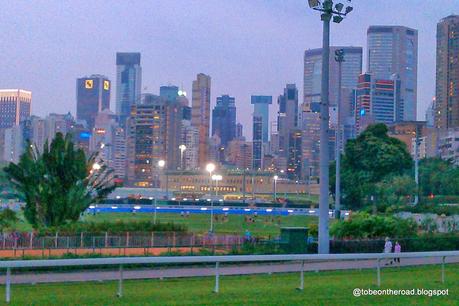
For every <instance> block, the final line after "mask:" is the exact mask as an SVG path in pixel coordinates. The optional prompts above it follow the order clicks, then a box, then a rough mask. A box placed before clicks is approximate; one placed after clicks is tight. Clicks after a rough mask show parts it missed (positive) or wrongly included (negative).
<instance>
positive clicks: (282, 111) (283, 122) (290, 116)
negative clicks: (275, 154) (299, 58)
mask: <svg viewBox="0 0 459 306" xmlns="http://www.w3.org/2000/svg"><path fill="white" fill-rule="evenodd" d="M277 103H278V104H279V112H278V116H277V130H278V132H279V156H282V157H285V158H286V157H287V152H288V141H289V135H290V130H292V129H295V128H297V127H298V89H297V88H296V85H295V84H287V86H286V87H285V88H284V94H283V95H280V96H279V98H278V99H277Z"/></svg>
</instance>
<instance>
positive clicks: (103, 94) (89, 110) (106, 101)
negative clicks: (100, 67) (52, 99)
mask: <svg viewBox="0 0 459 306" xmlns="http://www.w3.org/2000/svg"><path fill="white" fill-rule="evenodd" d="M110 88H111V84H110V80H109V79H108V78H107V77H105V76H103V75H91V76H90V77H83V78H79V79H77V82H76V99H77V111H76V118H77V120H85V121H86V123H87V125H88V128H89V129H90V130H91V129H92V128H93V127H94V121H95V118H96V116H97V114H98V113H99V112H101V111H103V110H105V109H110Z"/></svg>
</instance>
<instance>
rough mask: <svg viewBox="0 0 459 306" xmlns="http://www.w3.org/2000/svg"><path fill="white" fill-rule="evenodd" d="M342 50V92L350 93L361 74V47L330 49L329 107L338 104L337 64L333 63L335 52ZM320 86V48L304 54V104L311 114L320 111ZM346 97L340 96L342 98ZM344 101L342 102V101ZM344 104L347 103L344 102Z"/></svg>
mask: <svg viewBox="0 0 459 306" xmlns="http://www.w3.org/2000/svg"><path fill="white" fill-rule="evenodd" d="M338 49H343V50H344V62H343V64H342V65H343V66H342V84H341V88H342V90H343V91H346V90H347V91H348V92H351V91H352V90H353V89H355V88H357V79H358V77H359V75H360V74H361V73H362V48H361V47H343V46H341V47H340V46H334V47H330V61H329V63H330V82H329V86H330V97H329V100H330V105H331V106H334V105H337V104H338V101H337V98H338V80H339V79H338V78H339V75H338V63H337V62H336V61H335V51H336V50H338ZM321 86H322V48H320V49H311V50H306V51H305V52H304V101H303V102H304V103H306V104H305V105H307V106H309V110H311V111H313V112H319V111H320V93H321ZM344 96H348V95H342V97H344ZM343 101H344V100H343ZM346 102H349V101H347V100H346Z"/></svg>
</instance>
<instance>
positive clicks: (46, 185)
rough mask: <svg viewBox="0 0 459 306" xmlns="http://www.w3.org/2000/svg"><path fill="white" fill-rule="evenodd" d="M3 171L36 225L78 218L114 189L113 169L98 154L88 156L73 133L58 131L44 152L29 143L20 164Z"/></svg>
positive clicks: (62, 222) (27, 216) (52, 223)
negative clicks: (72, 136)
mask: <svg viewBox="0 0 459 306" xmlns="http://www.w3.org/2000/svg"><path fill="white" fill-rule="evenodd" d="M96 161H98V162H97V163H96ZM95 166H97V167H95ZM4 171H5V172H6V174H7V175H8V177H9V179H10V180H11V182H12V184H13V185H14V187H15V189H16V190H17V191H18V193H19V194H20V195H21V196H22V197H23V199H24V200H25V202H26V205H25V208H24V216H25V217H26V219H27V220H28V221H29V222H30V223H31V224H32V225H33V226H34V227H41V226H45V227H46V226H57V225H61V224H65V223H67V222H72V221H76V220H78V218H79V217H80V215H81V213H82V212H83V211H84V210H86V209H87V208H88V207H89V205H90V204H92V203H96V202H99V201H100V200H102V199H104V198H105V197H106V196H107V195H108V194H109V193H110V192H111V191H112V190H113V189H114V188H115V186H114V185H113V183H112V180H111V178H112V170H110V169H108V168H107V166H106V165H105V164H104V162H103V161H100V160H99V159H98V156H97V154H93V155H91V156H90V157H89V158H86V155H85V153H84V151H83V150H82V149H80V148H76V147H75V145H74V143H73V142H72V140H71V135H70V134H67V135H66V136H65V137H64V136H63V135H62V134H61V133H57V134H56V136H55V138H54V139H53V140H52V142H51V144H50V145H49V144H48V142H46V143H45V144H44V146H43V150H42V152H40V151H38V150H37V149H35V147H34V146H33V145H28V146H27V150H26V152H25V153H24V154H23V155H22V156H21V158H20V161H19V163H18V164H14V163H10V164H9V165H8V167H6V168H5V170H4Z"/></svg>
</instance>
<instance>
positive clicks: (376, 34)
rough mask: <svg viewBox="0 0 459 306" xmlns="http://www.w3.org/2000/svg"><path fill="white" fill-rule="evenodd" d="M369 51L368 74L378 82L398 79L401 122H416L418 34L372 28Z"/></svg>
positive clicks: (413, 31)
mask: <svg viewBox="0 0 459 306" xmlns="http://www.w3.org/2000/svg"><path fill="white" fill-rule="evenodd" d="M367 48H368V51H367V52H368V65H367V72H368V73H370V74H371V75H372V77H373V78H375V79H378V80H390V79H392V78H398V79H399V80H400V84H401V88H400V90H401V92H400V106H399V107H400V109H399V110H398V112H399V114H400V120H402V121H413V120H416V111H417V73H418V31H417V30H414V29H410V28H407V27H403V26H370V27H369V28H368V31H367ZM394 75H395V76H394Z"/></svg>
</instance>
